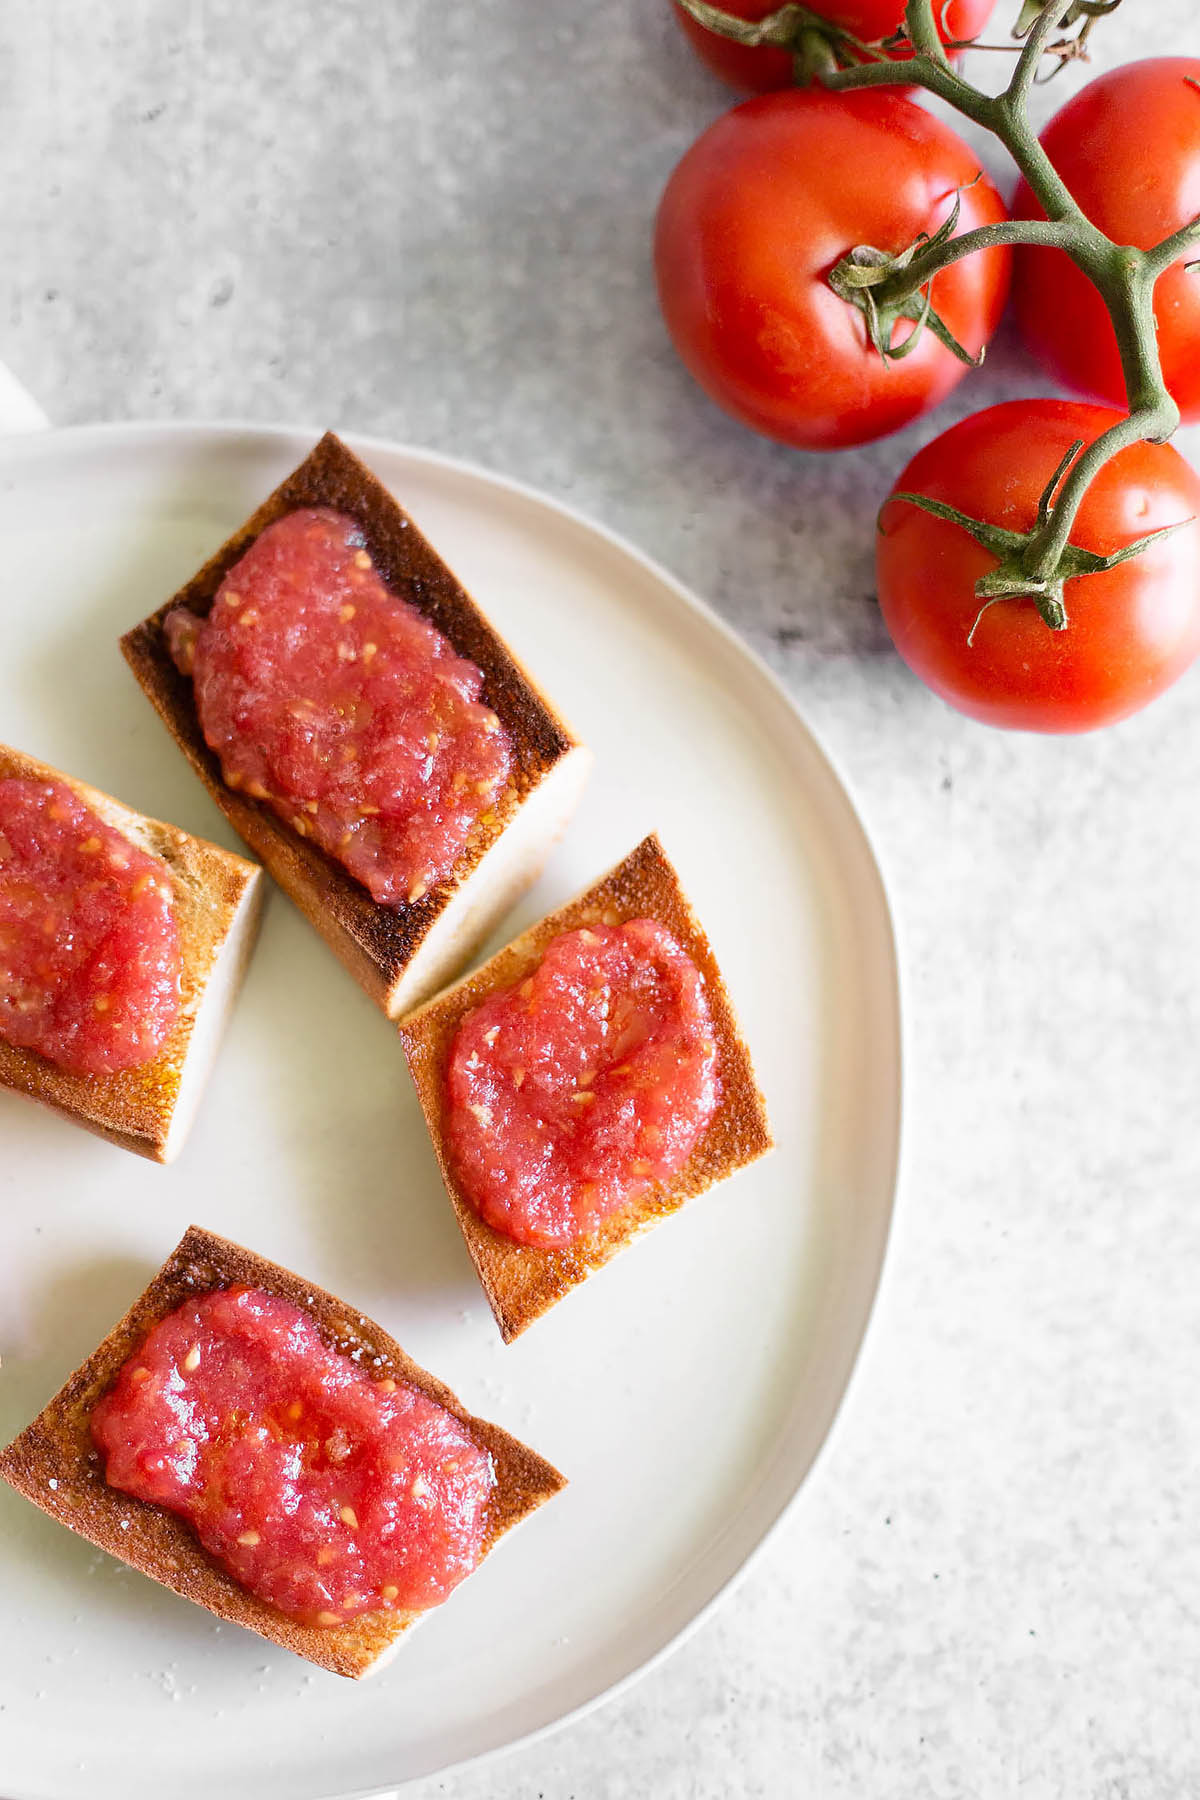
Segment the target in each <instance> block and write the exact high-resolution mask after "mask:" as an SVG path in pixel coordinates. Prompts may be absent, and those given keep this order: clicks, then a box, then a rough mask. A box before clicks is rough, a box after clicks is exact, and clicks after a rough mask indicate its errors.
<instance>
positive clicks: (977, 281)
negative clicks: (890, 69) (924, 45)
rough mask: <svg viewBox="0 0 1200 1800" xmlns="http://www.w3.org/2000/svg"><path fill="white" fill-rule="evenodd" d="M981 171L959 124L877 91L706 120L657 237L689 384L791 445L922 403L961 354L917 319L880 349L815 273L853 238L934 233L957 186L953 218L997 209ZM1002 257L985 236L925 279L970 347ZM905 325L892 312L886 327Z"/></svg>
mask: <svg viewBox="0 0 1200 1800" xmlns="http://www.w3.org/2000/svg"><path fill="white" fill-rule="evenodd" d="M978 172H979V162H978V159H977V158H976V156H975V153H974V152H973V151H972V150H970V149H968V147H967V145H966V144H964V143H963V141H962V139H961V138H959V137H956V136H955V134H954V132H952V131H951V130H950V129H949V127H948V126H945V125H943V124H942V123H941V121H940V120H939V119H935V118H934V117H933V116H932V115H931V114H930V113H927V112H925V111H924V110H923V109H922V108H921V107H919V106H914V105H913V104H912V102H911V101H909V100H905V99H904V98H903V97H902V96H901V95H899V94H896V93H893V92H891V91H875V92H871V93H867V92H862V93H854V94H830V93H826V92H825V91H824V90H823V89H819V88H805V89H798V88H797V89H792V90H791V91H789V92H788V93H785V94H763V95H761V96H760V97H759V98H758V99H756V100H747V101H744V102H743V104H742V105H741V106H736V107H734V109H733V111H732V112H729V113H726V114H725V116H724V118H722V119H718V120H717V122H716V124H715V125H712V126H710V128H709V129H708V130H707V131H706V132H705V133H704V135H703V137H701V138H698V139H697V141H696V142H695V143H694V144H693V145H692V147H691V149H690V150H689V151H688V152H687V154H686V156H684V158H683V160H682V162H681V163H680V164H679V166H678V168H677V169H676V170H675V172H674V174H673V175H672V176H671V179H670V181H669V182H668V183H667V189H666V192H665V193H664V195H663V198H662V203H661V205H660V207H659V212H658V225H657V231H656V237H655V246H654V257H655V266H656V269H657V274H658V289H659V297H660V300H661V302H662V309H663V316H664V318H665V319H666V322H667V329H668V330H669V331H670V333H671V336H672V338H673V339H674V341H675V348H676V349H677V350H678V352H679V354H680V356H681V357H682V358H683V361H684V362H685V363H686V365H687V367H688V368H689V369H690V370H691V372H692V374H693V375H694V376H695V377H696V380H697V381H698V382H699V383H700V385H701V387H703V388H705V389H706V390H707V392H708V393H709V394H710V395H711V396H712V398H713V399H714V400H716V401H717V403H718V405H720V406H723V407H724V408H725V410H726V412H728V413H731V414H732V415H733V417H734V418H735V419H741V420H742V421H743V423H744V424H747V425H750V426H752V427H753V428H754V430H755V431H761V432H763V433H764V434H765V435H766V436H767V437H774V438H778V439H779V440H780V441H781V442H782V443H785V444H794V445H796V446H797V447H798V448H799V449H802V450H834V449H841V448H843V447H844V446H846V445H848V444H862V443H866V442H867V441H868V440H869V439H871V438H877V437H882V436H883V435H884V433H885V432H889V431H895V430H897V429H898V428H899V427H900V426H901V425H906V424H907V423H908V421H909V420H910V419H914V418H916V417H917V415H918V414H919V413H923V412H926V411H927V410H928V409H929V408H930V407H931V406H935V405H936V404H937V402H938V401H939V400H942V399H944V397H945V396H946V394H948V393H949V391H950V389H951V388H952V387H953V386H954V385H955V383H956V382H958V381H959V380H961V378H962V376H963V375H964V373H965V372H966V371H965V368H964V365H963V364H962V363H961V362H959V360H958V359H957V358H956V357H955V356H954V355H953V354H952V352H951V351H949V350H947V349H946V348H945V346H944V345H942V344H939V343H938V342H937V340H936V339H935V338H934V337H933V335H932V333H930V332H928V331H927V332H925V333H924V335H923V337H922V341H921V342H920V344H918V346H917V348H916V349H915V350H914V351H913V353H912V354H911V355H910V356H909V357H907V358H906V359H905V360H904V361H903V362H897V363H885V362H884V360H883V358H882V357H881V356H880V355H879V353H878V352H877V351H876V350H874V349H873V348H872V346H871V343H870V340H869V338H868V336H867V327H866V320H865V319H864V317H863V315H862V314H861V313H860V312H859V311H858V310H857V308H856V307H853V306H851V305H849V304H848V302H846V301H844V300H840V299H839V298H838V296H837V295H836V294H835V293H834V292H833V290H832V289H831V288H830V287H829V286H828V284H827V281H826V277H827V275H828V273H829V271H830V269H831V268H832V267H833V265H834V264H835V263H836V262H837V261H838V260H839V259H840V258H841V257H842V256H844V255H845V253H846V252H847V251H848V250H851V249H853V248H854V246H855V245H856V244H873V245H875V246H877V247H878V248H879V249H882V250H889V251H895V250H903V249H904V248H905V247H906V246H907V245H908V244H910V243H912V241H913V240H914V239H915V238H916V237H917V235H918V234H919V233H920V232H922V231H927V232H932V231H933V230H934V229H935V228H936V227H937V226H938V225H939V224H941V222H942V220H943V219H945V218H946V216H947V214H948V213H949V212H950V210H951V208H952V206H953V204H954V196H955V192H956V190H959V189H961V190H962V211H961V219H960V224H959V229H960V230H961V231H970V230H971V229H972V228H973V227H974V226H976V225H984V224H990V223H992V222H993V221H995V220H997V219H1002V218H1004V217H1005V212H1004V205H1003V202H1002V201H1001V199H1000V196H999V194H998V193H997V192H996V190H995V188H994V187H993V186H992V184H991V183H990V182H989V181H988V180H986V179H983V180H980V181H975V177H976V176H977V174H978ZM971 182H975V185H974V186H973V187H971V186H969V185H968V184H969V183H971ZM1009 265H1010V257H1009V253H1008V252H1007V251H1006V250H987V251H984V252H982V253H980V254H979V255H977V256H971V257H967V258H965V259H964V260H963V261H962V262H960V263H956V264H954V266H953V267H951V268H949V269H946V270H944V271H943V272H942V273H941V274H940V275H939V276H938V277H937V279H936V281H935V282H934V286H933V299H934V305H935V306H936V308H937V310H938V312H939V313H940V314H941V316H942V318H943V319H944V320H945V321H946V323H947V325H948V326H949V328H950V330H951V331H952V332H953V333H954V335H955V336H956V337H957V338H958V340H959V342H960V343H962V344H965V345H966V347H967V349H968V350H969V351H971V353H972V354H975V353H977V352H978V351H979V350H981V349H982V348H983V346H984V344H986V343H987V341H988V339H989V338H990V337H991V335H992V332H993V331H994V330H995V327H996V323H997V321H998V320H999V317H1000V313H1001V311H1002V309H1003V306H1004V299H1005V295H1006V293H1007V290H1008V279H1009ZM910 330H911V326H910V325H909V323H908V322H907V321H901V322H900V324H899V325H898V326H897V328H896V330H895V332H894V334H893V342H896V343H898V342H900V341H901V339H902V338H903V337H905V336H906V334H907V333H908V332H909V331H910Z"/></svg>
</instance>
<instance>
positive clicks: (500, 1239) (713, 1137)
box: [398, 834, 772, 1343]
mask: <svg viewBox="0 0 1200 1800" xmlns="http://www.w3.org/2000/svg"><path fill="white" fill-rule="evenodd" d="M637 918H650V919H656V920H658V922H659V923H660V924H662V925H664V926H666V928H667V930H668V931H669V932H670V933H671V935H672V936H673V937H674V938H675V939H676V941H677V942H678V943H679V944H680V945H681V946H682V947H683V949H684V950H686V951H687V953H688V955H689V956H690V957H691V959H692V961H693V962H694V963H695V964H696V966H697V968H698V969H699V970H700V973H701V975H702V976H703V978H704V988H705V994H706V996H707V999H708V1005H709V1011H710V1013H711V1015H712V1022H713V1036H714V1037H715V1039H716V1043H717V1051H718V1067H719V1070H720V1076H721V1099H720V1103H719V1105H718V1107H717V1111H716V1113H715V1114H714V1116H713V1118H712V1120H711V1122H710V1124H709V1126H708V1129H707V1130H706V1132H705V1133H704V1135H703V1137H702V1138H701V1139H700V1141H699V1143H698V1144H697V1145H696V1148H695V1149H694V1150H693V1152H692V1154H691V1156H690V1157H689V1158H688V1161H687V1162H686V1163H685V1165H684V1167H683V1168H682V1169H680V1170H679V1172H678V1173H677V1174H676V1175H673V1176H672V1177H671V1179H670V1180H669V1181H665V1182H655V1183H653V1184H652V1185H651V1186H650V1187H649V1188H648V1189H647V1190H646V1191H645V1192H644V1193H642V1194H640V1195H637V1196H635V1197H634V1198H633V1199H632V1200H630V1201H628V1202H627V1203H626V1205H624V1206H623V1207H621V1208H620V1209H619V1210H618V1211H617V1212H615V1213H613V1214H611V1215H610V1216H609V1217H608V1218H607V1219H605V1220H603V1221H602V1222H601V1224H600V1225H599V1226H598V1227H597V1228H596V1229H595V1230H594V1231H592V1232H589V1233H588V1234H587V1236H585V1237H583V1238H581V1239H580V1240H579V1241H578V1242H577V1243H575V1244H571V1245H568V1246H567V1247H565V1248H561V1249H539V1248H537V1247H536V1246H532V1245H526V1244H518V1243H515V1242H514V1241H513V1239H511V1238H508V1237H505V1236H504V1235H503V1233H501V1232H498V1231H494V1230H493V1229H492V1227H491V1226H490V1225H487V1224H485V1222H484V1221H483V1219H481V1218H480V1216H479V1214H478V1213H477V1212H476V1211H475V1208H474V1207H473V1206H472V1205H471V1203H470V1201H469V1200H468V1199H467V1197H466V1195H465V1194H464V1193H463V1191H462V1189H461V1188H460V1186H459V1184H458V1180H457V1177H456V1176H455V1173H454V1168H453V1165H452V1162H451V1159H450V1155H449V1150H448V1141H447V1114H448V1110H449V1101H448V1092H447V1084H446V1066H447V1063H448V1060H449V1055H450V1048H451V1044H452V1042H453V1039H454V1035H455V1033H456V1031H457V1030H458V1027H459V1025H460V1024H461V1022H462V1020H463V1018H464V1017H465V1015H466V1014H467V1013H468V1012H470V1011H472V1010H473V1008H475V1007H476V1006H478V1005H479V1004H480V1002H481V1001H482V1000H484V999H486V998H487V996H488V995H490V994H493V993H495V992H497V991H498V990H501V989H505V988H512V987H515V986H516V985H517V984H518V983H519V982H521V981H523V980H524V979H525V977H526V976H527V975H528V974H529V973H530V972H531V971H532V970H533V969H534V968H535V967H536V965H537V964H538V963H539V962H540V960H541V958H542V955H543V953H544V951H545V949H546V946H547V944H548V943H549V941H550V939H551V938H553V937H557V935H558V934H559V933H560V932H563V931H574V930H577V929H579V927H581V926H585V925H595V924H597V923H604V924H610V925H611V924H624V923H625V922H626V921H627V920H629V919H637ZM398 1029H399V1032H400V1038H401V1041H402V1042H403V1045H404V1052H405V1055H406V1057H407V1058H408V1067H409V1071H410V1073H411V1075H412V1078H413V1082H414V1084H415V1086H416V1089H417V1095H418V1097H419V1099H420V1102H421V1109H422V1111H423V1112H424V1114H425V1122H426V1124H427V1125H428V1127H429V1133H430V1136H431V1138H432V1139H433V1147H434V1151H435V1153H436V1156H437V1159H438V1166H439V1168H440V1169H441V1172H442V1180H443V1182H444V1183H445V1186H446V1192H447V1193H448V1194H449V1196H450V1201H451V1204H452V1205H453V1207H454V1211H455V1214H456V1216H457V1218H458V1223H459V1225H460V1227H461V1229H462V1234H463V1236H464V1238H465V1239H466V1242H467V1248H468V1250H469V1251H470V1253H471V1258H472V1261H473V1262H474V1264H475V1268H476V1270H477V1272H478V1275H479V1279H480V1281H481V1283H482V1284H483V1290H484V1292H485V1294H486V1295H487V1297H488V1302H489V1304H490V1305H491V1308H492V1311H493V1313H494V1314H495V1315H496V1321H497V1323H498V1325H499V1326H500V1331H501V1334H502V1336H503V1337H504V1340H505V1342H506V1343H511V1341H512V1340H513V1338H515V1337H518V1336H519V1335H520V1333H521V1332H523V1331H524V1330H526V1328H527V1327H528V1326H530V1325H532V1323H533V1321H534V1320H535V1319H537V1318H539V1317H540V1316H541V1314H542V1313H544V1312H546V1311H547V1310H548V1309H549V1308H550V1307H551V1306H553V1305H555V1304H556V1302H557V1301H559V1300H561V1299H562V1298H563V1296H564V1294H567V1293H569V1292H570V1290H571V1289H572V1288H573V1287H577V1286H578V1285H579V1283H580V1282H581V1281H586V1279H587V1277H588V1276H589V1275H591V1274H593V1273H594V1272H595V1270H597V1269H599V1268H602V1267H603V1265H604V1264H605V1263H607V1262H609V1261H610V1260H611V1258H612V1257H614V1256H615V1255H616V1254H617V1252H618V1251H619V1250H623V1249H624V1248H625V1246H626V1245H627V1244H629V1243H631V1242H632V1241H633V1239H634V1238H635V1237H637V1236H639V1235H640V1234H641V1233H642V1232H643V1231H646V1230H648V1229H649V1228H650V1227H651V1226H652V1225H656V1224H657V1223H658V1222H659V1220H660V1219H664V1218H666V1217H667V1215H668V1214H670V1213H673V1212H676V1211H678V1209H679V1208H680V1207H681V1206H682V1205H683V1203H684V1201H685V1200H689V1199H691V1198H692V1196H693V1195H695V1194H700V1193H703V1192H704V1190H705V1189H706V1188H709V1187H712V1186H713V1184H714V1183H715V1182H718V1181H723V1180H724V1179H725V1177H726V1176H727V1175H732V1174H733V1173H734V1171H735V1170H737V1169H740V1168H742V1167H744V1166H745V1165H746V1164H747V1163H751V1162H754V1161H756V1160H757V1158H758V1157H760V1156H764V1155H765V1154H766V1152H767V1151H768V1150H770V1149H771V1148H772V1139H771V1131H770V1126H769V1125H768V1123H767V1112H766V1105H765V1102H764V1100H763V1097H762V1094H761V1093H760V1092H759V1088H758V1084H757V1081H756V1080H755V1076H754V1069H753V1066H752V1064H751V1061H750V1052H749V1050H748V1049H747V1048H746V1045H745V1042H744V1041H743V1039H742V1036H741V1033H740V1031H739V1028H738V1023H737V1018H736V1016H735V1014H734V1011H733V1006H732V1004H731V1002H730V999H729V995H728V993H727V991H726V988H725V983H724V980H723V978H722V975H721V971H720V968H719V967H718V965H717V960H716V957H715V956H714V955H713V951H712V947H711V945H710V944H709V941H708V938H707V937H706V936H705V933H704V928H703V926H702V925H701V924H700V921H699V919H698V918H697V917H696V915H695V913H694V912H693V911H692V908H691V906H690V904H689V902H688V900H687V897H686V895H685V894H684V892H683V888H682V886H681V885H680V881H679V877H678V875H677V874H676V872H675V870H674V868H673V867H672V865H671V863H670V862H669V860H668V858H667V856H666V853H665V852H664V850H663V847H662V845H661V843H660V842H659V840H658V838H657V837H656V836H654V835H653V834H652V835H651V836H649V837H647V838H645V839H643V841H642V842H641V843H640V844H639V845H638V846H637V848H636V849H635V850H633V851H632V852H631V853H630V854H629V855H628V856H627V857H626V858H625V860H624V862H621V863H619V864H618V865H617V867H616V868H615V869H613V870H611V871H610V872H609V874H607V875H605V876H604V877H603V879H602V880H600V881H598V882H597V883H596V884H595V885H594V886H593V887H590V888H588V889H587V891H586V892H585V893H582V894H580V895H579V896H578V897H577V898H576V899H574V900H571V901H568V903H567V904H566V905H565V906H560V907H559V908H558V910H557V911H556V912H553V913H550V914H549V915H548V916H547V917H546V918H544V919H542V920H540V921H539V922H538V923H537V924H536V925H533V926H531V927H530V928H529V930H528V931H525V932H523V933H522V934H521V936H520V937H518V938H516V939H514V941H513V942H512V943H511V944H509V945H508V946H507V947H506V948H505V949H503V950H501V951H500V952H499V953H498V954H497V955H496V956H494V957H493V958H492V959H491V961H490V962H487V963H485V964H484V965H483V967H482V968H480V969H476V970H475V971H474V972H473V973H472V974H470V975H467V976H465V977H464V978H463V980H461V981H459V982H457V983H456V984H455V985H454V986H453V987H451V988H447V989H446V990H445V991H444V992H443V993H441V994H438V995H436V996H435V997H434V998H433V999H432V1000H430V1001H428V1002H427V1003H426V1005H424V1006H423V1007H421V1008H419V1009H418V1011H416V1012H414V1013H410V1014H409V1015H408V1016H407V1017H406V1018H404V1019H402V1020H401V1021H400V1024H399V1027H398Z"/></svg>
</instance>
